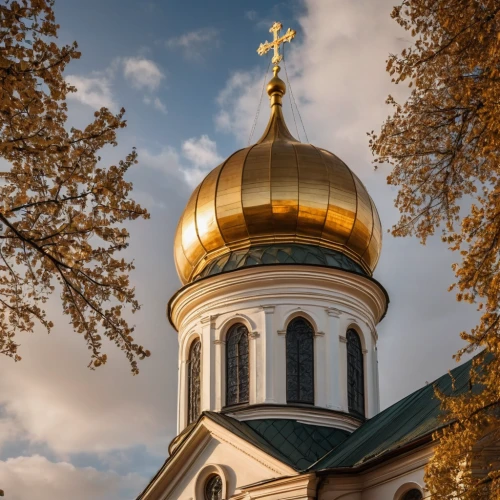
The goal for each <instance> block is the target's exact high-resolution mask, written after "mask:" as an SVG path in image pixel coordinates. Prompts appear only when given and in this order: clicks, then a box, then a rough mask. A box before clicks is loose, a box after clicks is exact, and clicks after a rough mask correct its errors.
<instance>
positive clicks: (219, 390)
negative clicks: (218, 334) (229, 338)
mask: <svg viewBox="0 0 500 500" xmlns="http://www.w3.org/2000/svg"><path fill="white" fill-rule="evenodd" d="M213 343H214V346H215V363H214V367H217V368H216V369H215V370H213V371H214V372H215V406H214V407H213V408H214V411H220V410H221V409H222V407H223V406H224V405H225V404H226V398H225V394H226V391H225V388H226V357H225V353H226V342H225V341H224V340H220V339H218V340H214V342H213Z"/></svg>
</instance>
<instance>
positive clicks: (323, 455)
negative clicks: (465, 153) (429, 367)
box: [139, 23, 470, 500]
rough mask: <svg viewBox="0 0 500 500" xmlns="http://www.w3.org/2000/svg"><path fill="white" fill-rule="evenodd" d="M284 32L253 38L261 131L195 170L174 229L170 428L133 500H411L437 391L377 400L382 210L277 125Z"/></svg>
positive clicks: (462, 378)
mask: <svg viewBox="0 0 500 500" xmlns="http://www.w3.org/2000/svg"><path fill="white" fill-rule="evenodd" d="M280 29H281V25H279V23H275V25H274V26H273V28H271V31H272V32H273V34H274V40H273V42H271V43H270V44H267V42H266V44H267V45H262V46H261V48H259V51H260V52H259V53H265V52H267V50H269V49H274V51H275V55H274V57H273V63H274V64H275V66H274V77H273V78H272V79H271V81H270V82H269V84H268V86H267V93H268V95H269V99H270V107H271V116H270V119H269V123H268V126H267V128H266V130H265V132H264V134H263V136H262V137H261V139H260V140H259V141H257V143H256V144H254V145H252V146H250V147H247V148H244V149H241V150H239V151H237V152H235V153H234V154H233V155H231V156H230V157H229V158H228V159H227V160H226V161H225V162H223V163H222V164H221V165H219V166H218V167H216V168H215V169H214V170H212V171H211V172H210V173H209V174H208V175H207V177H206V178H205V179H204V180H203V181H202V183H201V184H200V185H199V186H198V187H197V188H196V189H195V191H194V192H193V194H192V196H191V198H190V200H189V201H188V204H187V206H186V208H185V211H184V213H183V215H182V217H181V220H180V222H179V225H178V229H177V234H176V238H175V244H174V256H175V262H176V266H177V270H178V274H179V277H180V279H181V281H182V283H183V287H182V288H181V289H180V290H179V291H178V292H177V293H176V294H175V295H174V297H172V299H171V300H170V302H169V304H168V317H169V320H170V322H171V324H172V325H173V327H174V328H175V329H176V330H177V331H178V333H179V378H178V414H177V419H178V428H177V431H178V435H177V437H176V438H175V439H174V440H173V442H172V443H171V444H170V448H169V453H170V456H169V457H168V458H167V460H166V462H165V464H164V465H163V466H162V468H161V469H160V470H159V471H158V473H157V475H156V476H155V477H154V478H153V479H152V480H151V482H150V484H149V485H148V486H147V487H146V489H145V490H144V491H143V493H142V494H141V495H140V496H139V498H140V499H143V500H167V499H179V500H223V499H224V500H228V499H241V500H251V499H269V500H271V499H276V500H277V499H303V500H312V499H321V500H323V499H328V500H336V499H341V498H342V499H343V500H379V499H380V500H420V499H422V498H424V497H425V496H426V492H425V488H424V483H423V475H424V467H425V464H426V463H427V461H428V459H429V457H430V456H431V454H432V433H433V432H434V431H435V430H436V429H438V428H439V427H440V426H441V425H442V422H441V420H440V418H439V417H440V415H439V413H440V411H439V402H438V401H437V400H436V399H435V398H434V389H433V386H432V384H430V385H428V386H426V387H424V388H422V389H420V390H419V391H416V392H415V393H413V394H411V395H409V396H408V397H406V398H405V399H403V400H401V401H399V402H398V403H396V404H395V405H393V406H391V407H390V408H387V409H386V410H384V411H382V412H380V403H379V381H378V362H377V339H378V335H377V325H378V323H379V322H380V321H381V320H382V319H383V317H384V315H385V314H386V313H387V308H388V304H389V297H388V295H387V292H386V291H385V290H384V288H383V286H382V285H381V284H380V283H379V282H378V281H376V280H375V279H373V277H372V274H373V271H374V269H375V267H376V265H377V261H378V258H379V255H380V252H381V249H382V228H381V223H380V219H379V216H378V213H377V209H376V207H375V204H374V203H373V200H372V199H371V197H370V195H369V194H368V192H367V191H366V189H365V187H364V186H363V184H362V183H361V181H360V180H359V179H358V178H357V176H356V175H355V174H354V172H353V171H352V170H351V169H350V168H349V167H348V166H347V165H346V164H345V163H344V162H342V160H340V159H339V158H338V157H337V156H335V155H334V154H333V153H330V152H329V151H326V150H324V149H321V148H318V147H316V146H313V145H311V144H303V143H301V142H299V141H298V140H296V139H295V138H294V137H293V136H292V135H291V133H290V132H289V130H288V128H287V126H286V124H285V120H284V118H283V114H282V99H283V96H284V94H285V92H286V86H285V83H284V82H283V81H282V80H281V79H280V78H279V75H278V73H279V65H278V64H279V62H280V60H281V56H280V54H279V45H280V43H283V42H285V41H290V40H291V39H292V38H293V36H294V34H295V33H294V32H293V31H291V30H288V31H287V32H286V34H285V35H284V36H282V37H281V38H280V37H279V30H280ZM469 369H470V367H469V365H468V364H465V365H462V366H460V367H458V368H457V369H456V370H455V371H454V374H453V375H454V378H455V379H456V380H455V386H454V390H455V391H457V392H459V391H461V390H462V389H463V388H466V387H467V386H468V381H469V375H468V374H469ZM451 380H452V379H451V377H450V376H449V375H445V376H443V377H441V378H440V379H439V380H438V381H436V383H437V384H438V386H439V387H440V388H441V389H442V390H443V391H450V390H451Z"/></svg>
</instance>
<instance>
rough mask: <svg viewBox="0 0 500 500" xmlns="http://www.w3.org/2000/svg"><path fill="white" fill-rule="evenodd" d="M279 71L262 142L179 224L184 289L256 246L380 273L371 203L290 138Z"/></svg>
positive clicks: (323, 158)
mask: <svg viewBox="0 0 500 500" xmlns="http://www.w3.org/2000/svg"><path fill="white" fill-rule="evenodd" d="M278 71H279V68H277V67H275V75H274V78H273V79H272V80H271V81H270V82H269V84H268V94H269V97H270V100H271V117H270V120H269V124H268V126H267V128H266V131H265V132H264V135H263V136H262V137H261V139H260V140H259V141H258V142H257V143H256V144H255V145H253V146H250V147H247V148H244V149H241V150H239V151H237V152H236V153H234V154H232V155H231V156H230V157H229V158H228V159H227V160H226V161H224V162H223V163H222V164H221V165H219V166H218V167H216V168H215V169H214V170H212V171H211V172H210V173H209V174H208V175H207V176H206V177H205V179H204V180H203V181H202V182H201V184H200V185H199V186H198V187H197V188H196V189H195V190H194V192H193V194H192V195H191V198H190V199H189V201H188V204H187V206H186V208H185V210H184V213H183V215H182V217H181V219H180V221H179V225H178V228H177V233H176V236H175V243H174V252H175V262H176V267H177V272H178V274H179V277H180V278H181V281H182V282H183V283H184V284H186V283H189V282H191V281H193V280H194V279H195V278H196V277H197V276H199V275H200V273H201V272H202V271H203V269H205V267H206V266H207V265H208V264H210V263H211V262H213V261H214V259H217V258H219V257H221V256H223V255H224V254H228V253H230V252H232V251H234V250H240V249H244V248H249V247H251V246H254V245H267V244H270V245H272V244H283V243H285V244H292V243H300V244H305V245H315V246H319V247H323V248H328V249H333V250H337V251H340V252H341V253H342V254H344V255H346V256H347V257H349V258H350V259H352V260H353V261H355V262H356V263H358V264H359V265H361V267H362V268H363V269H364V270H365V271H366V272H367V273H368V274H369V275H371V274H372V272H373V270H374V269H375V266H376V265H377V262H378V258H379V255H380V250H381V244H382V234H381V224H380V219H379V216H378V213H377V209H376V208H375V205H374V203H373V201H372V199H371V198H370V196H369V194H368V193H367V191H366V189H365V187H364V186H363V184H362V183H361V181H360V180H359V179H358V178H357V177H356V175H354V173H353V172H352V171H351V170H350V169H349V167H347V165H346V164H345V163H344V162H342V160H340V159H339V158H338V157H337V156H335V155H334V154H333V153H330V152H329V151H326V150H324V149H320V148H317V147H315V146H313V145H311V144H302V143H301V142H299V141H298V140H297V139H295V138H294V137H293V136H292V135H291V134H290V132H289V131H288V128H287V126H286V124H285V121H284V118H283V114H282V97H283V95H284V94H285V91H286V87H285V83H284V82H283V81H282V80H281V79H280V78H279V77H278V75H277V73H278Z"/></svg>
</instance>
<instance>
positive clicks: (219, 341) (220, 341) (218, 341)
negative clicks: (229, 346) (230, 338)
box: [214, 339, 226, 345]
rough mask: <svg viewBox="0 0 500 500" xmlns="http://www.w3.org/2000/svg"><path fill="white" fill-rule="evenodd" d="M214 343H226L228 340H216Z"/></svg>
mask: <svg viewBox="0 0 500 500" xmlns="http://www.w3.org/2000/svg"><path fill="white" fill-rule="evenodd" d="M214 344H215V345H226V341H225V340H219V339H217V340H214Z"/></svg>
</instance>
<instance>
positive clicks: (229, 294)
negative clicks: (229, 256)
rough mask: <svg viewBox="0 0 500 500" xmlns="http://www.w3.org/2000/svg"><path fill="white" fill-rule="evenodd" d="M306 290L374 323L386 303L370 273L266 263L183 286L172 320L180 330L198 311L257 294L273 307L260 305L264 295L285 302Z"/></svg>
mask: <svg viewBox="0 0 500 500" xmlns="http://www.w3.org/2000/svg"><path fill="white" fill-rule="evenodd" d="M304 295H307V296H308V297H315V298H316V299H317V300H316V302H317V303H318V304H321V303H322V302H323V303H324V304H325V306H327V308H328V303H332V301H333V302H335V303H336V304H338V306H339V307H338V310H343V309H344V307H345V308H347V309H349V310H350V313H349V314H350V315H351V316H353V315H354V316H353V317H354V318H357V317H358V316H359V319H361V320H363V321H368V322H369V323H370V324H371V323H373V325H372V326H373V327H374V326H375V323H377V322H378V321H380V319H381V318H382V316H383V315H384V314H385V311H386V308H387V297H386V294H385V291H384V290H383V289H382V288H381V286H380V285H378V284H377V283H376V282H375V281H373V280H371V279H369V278H367V277H364V276H360V275H356V274H353V273H349V272H346V271H342V270H338V269H329V268H316V267H314V268H311V267H310V266H300V265H297V266H293V267H292V266H281V267H280V266H263V267H250V268H245V269H240V270H238V271H237V272H234V273H227V274H221V275H217V276H212V277H210V278H207V279H204V280H200V281H199V282H193V283H191V284H190V285H189V286H187V287H185V288H182V289H181V290H179V291H178V292H177V293H176V294H175V295H174V297H172V299H171V301H170V305H169V311H170V319H171V321H172V322H173V324H174V325H175V326H176V327H177V329H182V328H183V325H184V324H186V323H190V322H191V321H193V320H194V319H196V318H197V317H199V316H200V315H204V314H209V313H210V311H211V310H212V311H213V310H214V309H216V308H217V307H221V306H224V305H227V304H235V305H236V304H239V303H241V301H246V302H248V301H249V300H256V299H259V300H258V301H259V302H260V304H259V306H262V307H265V308H268V311H269V312H270V309H269V308H271V307H275V306H274V305H270V306H267V305H262V299H263V298H265V299H266V300H273V299H275V298H278V299H279V300H280V301H282V300H283V299H286V297H291V298H292V297H304ZM280 305H281V302H280ZM333 309H337V306H335V307H334V308H333ZM356 320H358V319H356Z"/></svg>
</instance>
